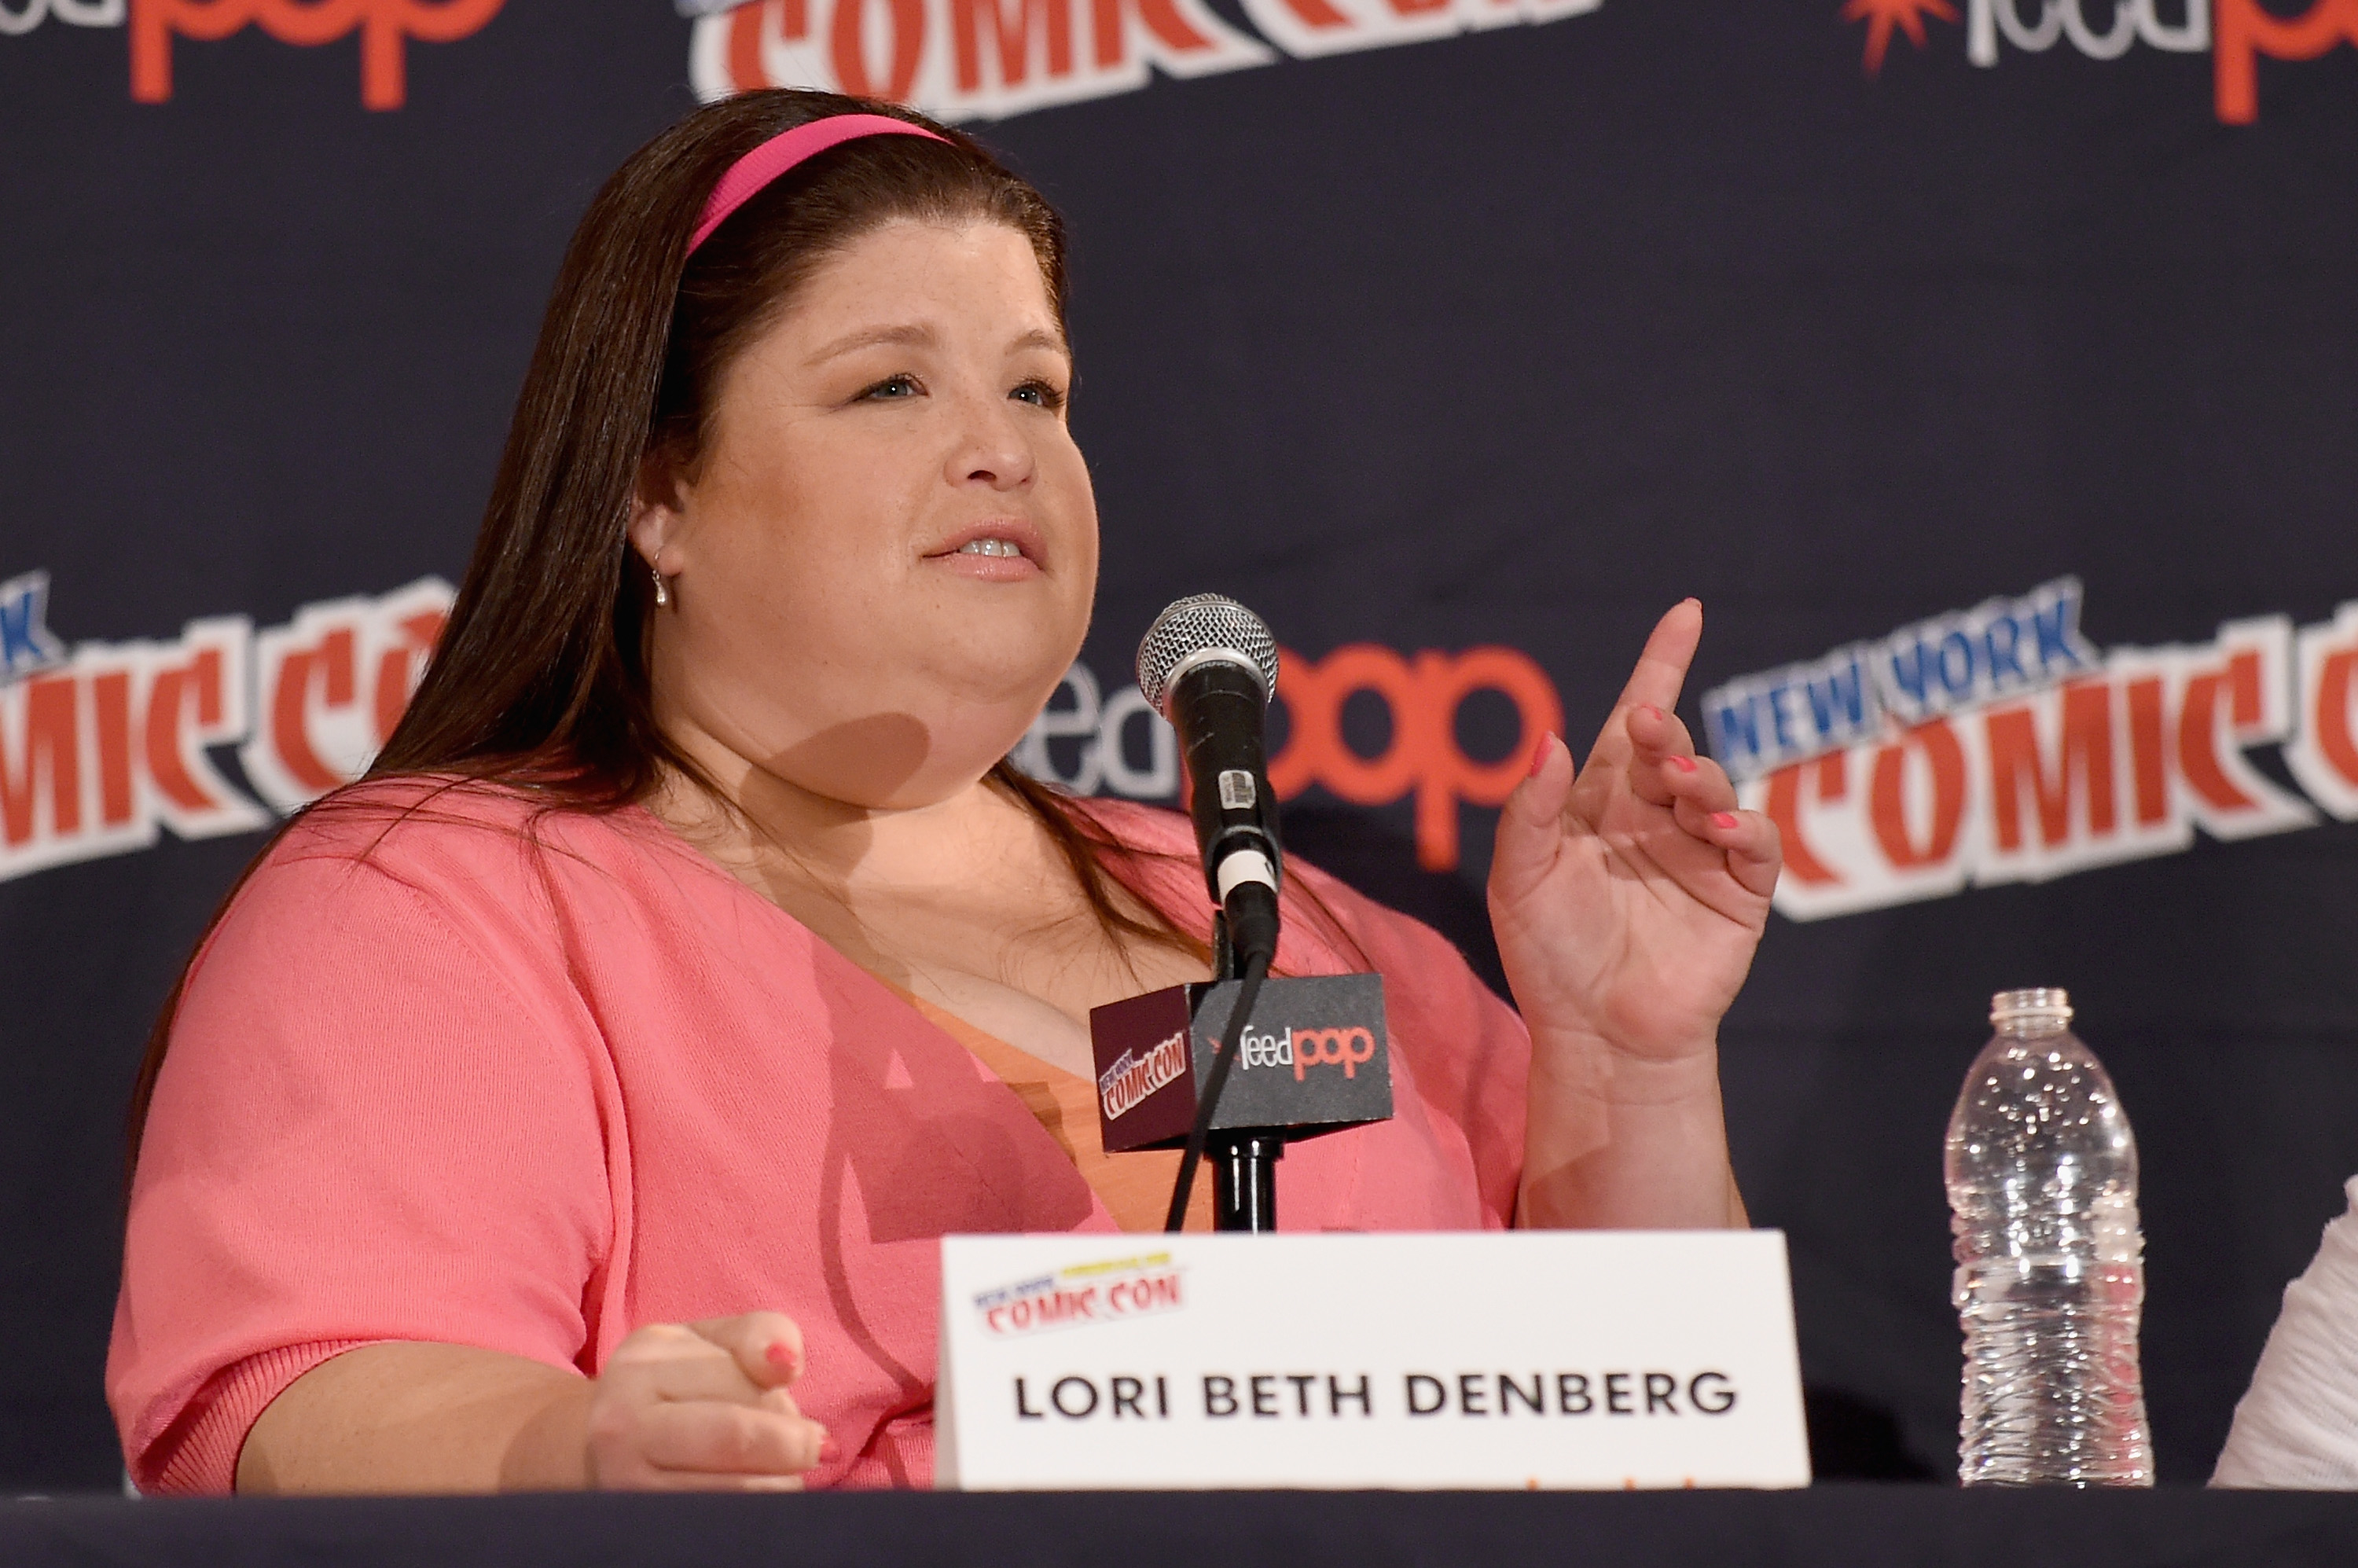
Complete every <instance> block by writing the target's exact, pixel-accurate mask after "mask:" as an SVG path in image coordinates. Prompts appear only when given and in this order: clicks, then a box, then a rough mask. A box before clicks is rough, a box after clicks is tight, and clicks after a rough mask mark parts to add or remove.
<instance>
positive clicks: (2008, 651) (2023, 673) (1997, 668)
mask: <svg viewBox="0 0 2358 1568" xmlns="http://www.w3.org/2000/svg"><path fill="white" fill-rule="evenodd" d="M2000 633H2004V635H2002V636H2001V635H2000ZM1982 643H1983V646H1984V647H1985V648H1986V649H1988V651H1989V672H1990V685H1991V686H1992V687H1995V688H1996V689H1997V690H1999V691H2004V690H2006V688H2007V687H2009V686H2010V685H2013V684H2017V683H2019V682H2023V681H2028V679H2029V678H2030V674H2029V672H2028V671H2027V670H2025V669H2024V668H2023V667H2022V622H2019V621H2017V620H2016V619H2015V618H2014V617H2013V616H2012V615H2011V614H2007V615H1994V616H1992V617H1990V623H1989V624H1988V625H1987V626H1985V627H1984V628H1983V629H1982ZM2009 676H2011V679H2009V678H2008V677H2009Z"/></svg>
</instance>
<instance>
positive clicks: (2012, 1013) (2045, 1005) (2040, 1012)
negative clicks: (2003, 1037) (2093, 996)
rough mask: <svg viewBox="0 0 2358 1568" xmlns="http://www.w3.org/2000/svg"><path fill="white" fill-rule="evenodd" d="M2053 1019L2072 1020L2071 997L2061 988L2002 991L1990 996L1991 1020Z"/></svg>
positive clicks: (1999, 1021)
mask: <svg viewBox="0 0 2358 1568" xmlns="http://www.w3.org/2000/svg"><path fill="white" fill-rule="evenodd" d="M2023 1018H2040V1019H2053V1020H2054V1021H2055V1022H2058V1023H2069V1022H2071V995H2070V993H2069V992H2067V991H2064V990H2062V989H2060V988H2054V987H2045V988H2039V989H2031V990H2023V991H2000V992H1998V993H1997V995H1996V996H1994V997H1992V998H1990V1022H1992V1023H2005V1022H2008V1021H2010V1020H2014V1019H2023Z"/></svg>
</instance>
